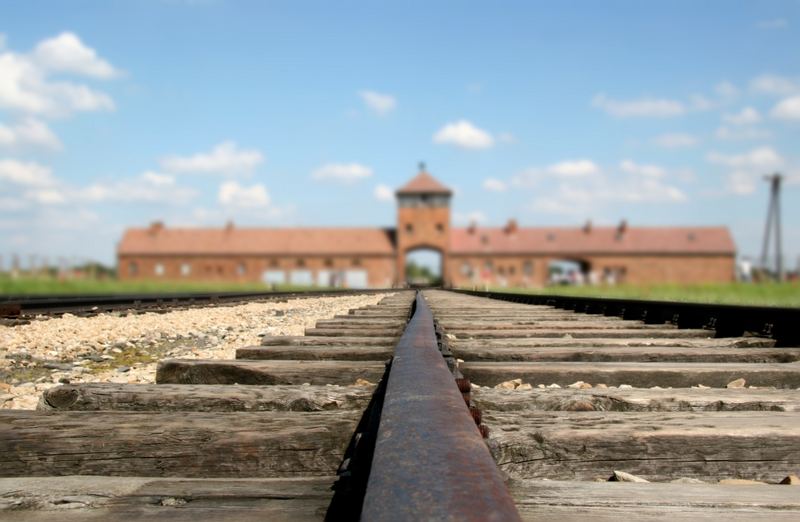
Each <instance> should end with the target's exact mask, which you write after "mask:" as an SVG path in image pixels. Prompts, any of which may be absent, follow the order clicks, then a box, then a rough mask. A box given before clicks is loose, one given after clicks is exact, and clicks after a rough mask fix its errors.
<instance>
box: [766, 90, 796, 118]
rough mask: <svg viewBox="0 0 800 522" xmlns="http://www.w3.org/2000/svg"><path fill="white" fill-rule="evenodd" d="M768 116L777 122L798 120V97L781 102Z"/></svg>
mask: <svg viewBox="0 0 800 522" xmlns="http://www.w3.org/2000/svg"><path fill="white" fill-rule="evenodd" d="M769 114H770V116H772V117H773V118H777V119H779V120H800V96H791V97H789V98H786V99H783V100H781V101H780V102H778V104H777V105H775V107H773V108H772V111H770V113H769Z"/></svg>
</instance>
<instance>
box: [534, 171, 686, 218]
mask: <svg viewBox="0 0 800 522" xmlns="http://www.w3.org/2000/svg"><path fill="white" fill-rule="evenodd" d="M686 200H687V197H686V194H684V193H683V191H682V190H680V189H679V188H677V187H674V186H672V185H668V184H665V183H664V182H663V181H661V180H660V179H657V178H653V177H645V176H638V177H637V176H631V177H628V178H627V179H622V180H614V181H609V180H606V181H605V182H603V183H595V184H589V185H586V186H575V185H574V184H570V183H562V184H560V185H559V187H558V189H557V190H556V192H555V193H554V194H548V195H546V196H541V197H538V198H536V199H535V200H534V201H533V203H532V205H531V209H532V210H534V211H537V212H542V213H546V214H563V215H571V216H578V215H587V214H589V213H591V212H594V211H596V210H597V208H599V207H601V206H608V205H617V204H620V203H632V204H645V203H682V202H684V201H686Z"/></svg>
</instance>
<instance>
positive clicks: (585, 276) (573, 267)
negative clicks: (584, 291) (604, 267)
mask: <svg viewBox="0 0 800 522" xmlns="http://www.w3.org/2000/svg"><path fill="white" fill-rule="evenodd" d="M595 279H596V274H594V272H592V265H591V263H589V262H588V261H586V260H583V259H551V260H550V261H549V262H548V263H547V284H548V285H574V286H580V285H587V284H596V283H597V282H598V281H596V280H595Z"/></svg>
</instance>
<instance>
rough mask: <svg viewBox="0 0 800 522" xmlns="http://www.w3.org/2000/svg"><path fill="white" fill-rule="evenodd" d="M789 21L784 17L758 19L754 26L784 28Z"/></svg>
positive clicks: (767, 28) (766, 28)
mask: <svg viewBox="0 0 800 522" xmlns="http://www.w3.org/2000/svg"><path fill="white" fill-rule="evenodd" d="M788 25H789V22H788V21H787V20H786V19H785V18H771V19H769V20H759V21H758V23H757V24H756V27H758V28H759V29H765V30H769V29H785V28H786V27H787V26H788Z"/></svg>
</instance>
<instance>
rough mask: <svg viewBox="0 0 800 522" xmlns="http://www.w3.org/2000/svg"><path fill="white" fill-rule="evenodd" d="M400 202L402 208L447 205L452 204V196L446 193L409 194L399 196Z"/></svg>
mask: <svg viewBox="0 0 800 522" xmlns="http://www.w3.org/2000/svg"><path fill="white" fill-rule="evenodd" d="M398 204H399V206H400V207H402V208H434V207H447V206H449V204H450V196H448V195H445V194H407V195H403V196H400V197H399V198H398Z"/></svg>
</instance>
